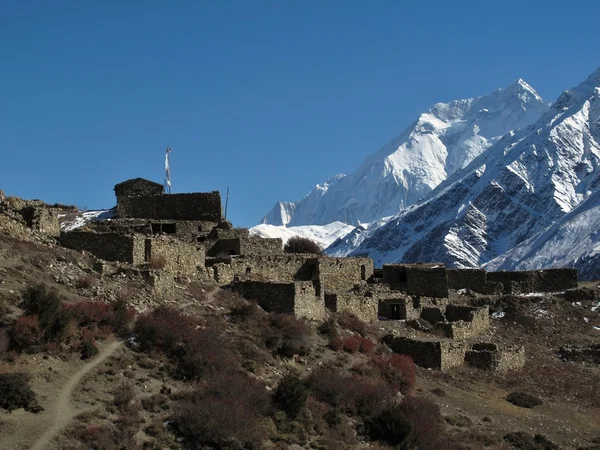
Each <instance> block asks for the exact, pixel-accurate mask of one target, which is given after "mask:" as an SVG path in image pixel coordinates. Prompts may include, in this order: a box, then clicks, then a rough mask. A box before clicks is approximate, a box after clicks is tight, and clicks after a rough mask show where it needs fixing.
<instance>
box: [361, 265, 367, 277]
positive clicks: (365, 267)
mask: <svg viewBox="0 0 600 450" xmlns="http://www.w3.org/2000/svg"><path fill="white" fill-rule="evenodd" d="M360 279H361V280H363V281H365V280H366V279H367V266H365V265H364V264H363V265H362V266H360Z"/></svg>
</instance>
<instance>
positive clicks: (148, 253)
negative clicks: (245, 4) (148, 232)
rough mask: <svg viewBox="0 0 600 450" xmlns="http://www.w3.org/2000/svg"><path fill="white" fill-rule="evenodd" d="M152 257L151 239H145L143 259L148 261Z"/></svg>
mask: <svg viewBox="0 0 600 450" xmlns="http://www.w3.org/2000/svg"><path fill="white" fill-rule="evenodd" d="M151 259H152V240H151V239H146V240H145V241H144V261H146V262H150V260H151Z"/></svg>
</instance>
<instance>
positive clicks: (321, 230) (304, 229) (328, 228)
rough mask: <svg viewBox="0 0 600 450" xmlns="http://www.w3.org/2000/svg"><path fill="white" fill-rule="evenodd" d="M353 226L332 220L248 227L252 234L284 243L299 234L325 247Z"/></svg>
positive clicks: (352, 228) (349, 230)
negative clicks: (285, 225)
mask: <svg viewBox="0 0 600 450" xmlns="http://www.w3.org/2000/svg"><path fill="white" fill-rule="evenodd" d="M352 230H354V227H353V226H352V225H346V224H345V223H342V222H333V223H329V224H327V225H304V226H297V227H284V226H276V225H267V224H261V225H256V226H255V227H253V228H250V234H251V235H252V236H259V237H262V238H281V239H282V240H283V243H284V244H285V243H286V242H287V240H288V239H289V238H291V237H295V236H299V237H305V238H309V239H312V240H313V241H315V242H317V243H318V244H319V245H321V247H323V248H326V247H328V246H329V245H331V243H332V242H334V241H335V240H337V239H338V238H340V237H342V236H345V235H347V234H348V233H350V232H352Z"/></svg>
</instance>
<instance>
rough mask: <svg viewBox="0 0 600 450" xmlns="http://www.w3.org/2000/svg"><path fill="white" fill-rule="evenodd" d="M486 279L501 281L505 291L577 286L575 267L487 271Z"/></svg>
mask: <svg viewBox="0 0 600 450" xmlns="http://www.w3.org/2000/svg"><path fill="white" fill-rule="evenodd" d="M487 280H488V281H491V282H496V283H502V285H503V287H504V292H505V293H514V294H526V293H531V292H558V291H564V290H566V289H572V288H576V287H577V269H569V268H564V269H545V270H528V271H501V272H488V273H487Z"/></svg>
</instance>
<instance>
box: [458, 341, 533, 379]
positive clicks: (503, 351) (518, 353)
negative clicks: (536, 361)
mask: <svg viewBox="0 0 600 450" xmlns="http://www.w3.org/2000/svg"><path fill="white" fill-rule="evenodd" d="M465 362H466V363H467V364H469V365H471V366H473V367H477V368H478V369H482V370H492V371H497V372H508V371H510V370H519V369H522V368H523V366H525V348H524V347H523V346H522V345H507V346H500V345H498V344H494V343H478V344H473V346H472V347H471V349H470V350H468V351H467V352H466V353H465Z"/></svg>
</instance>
